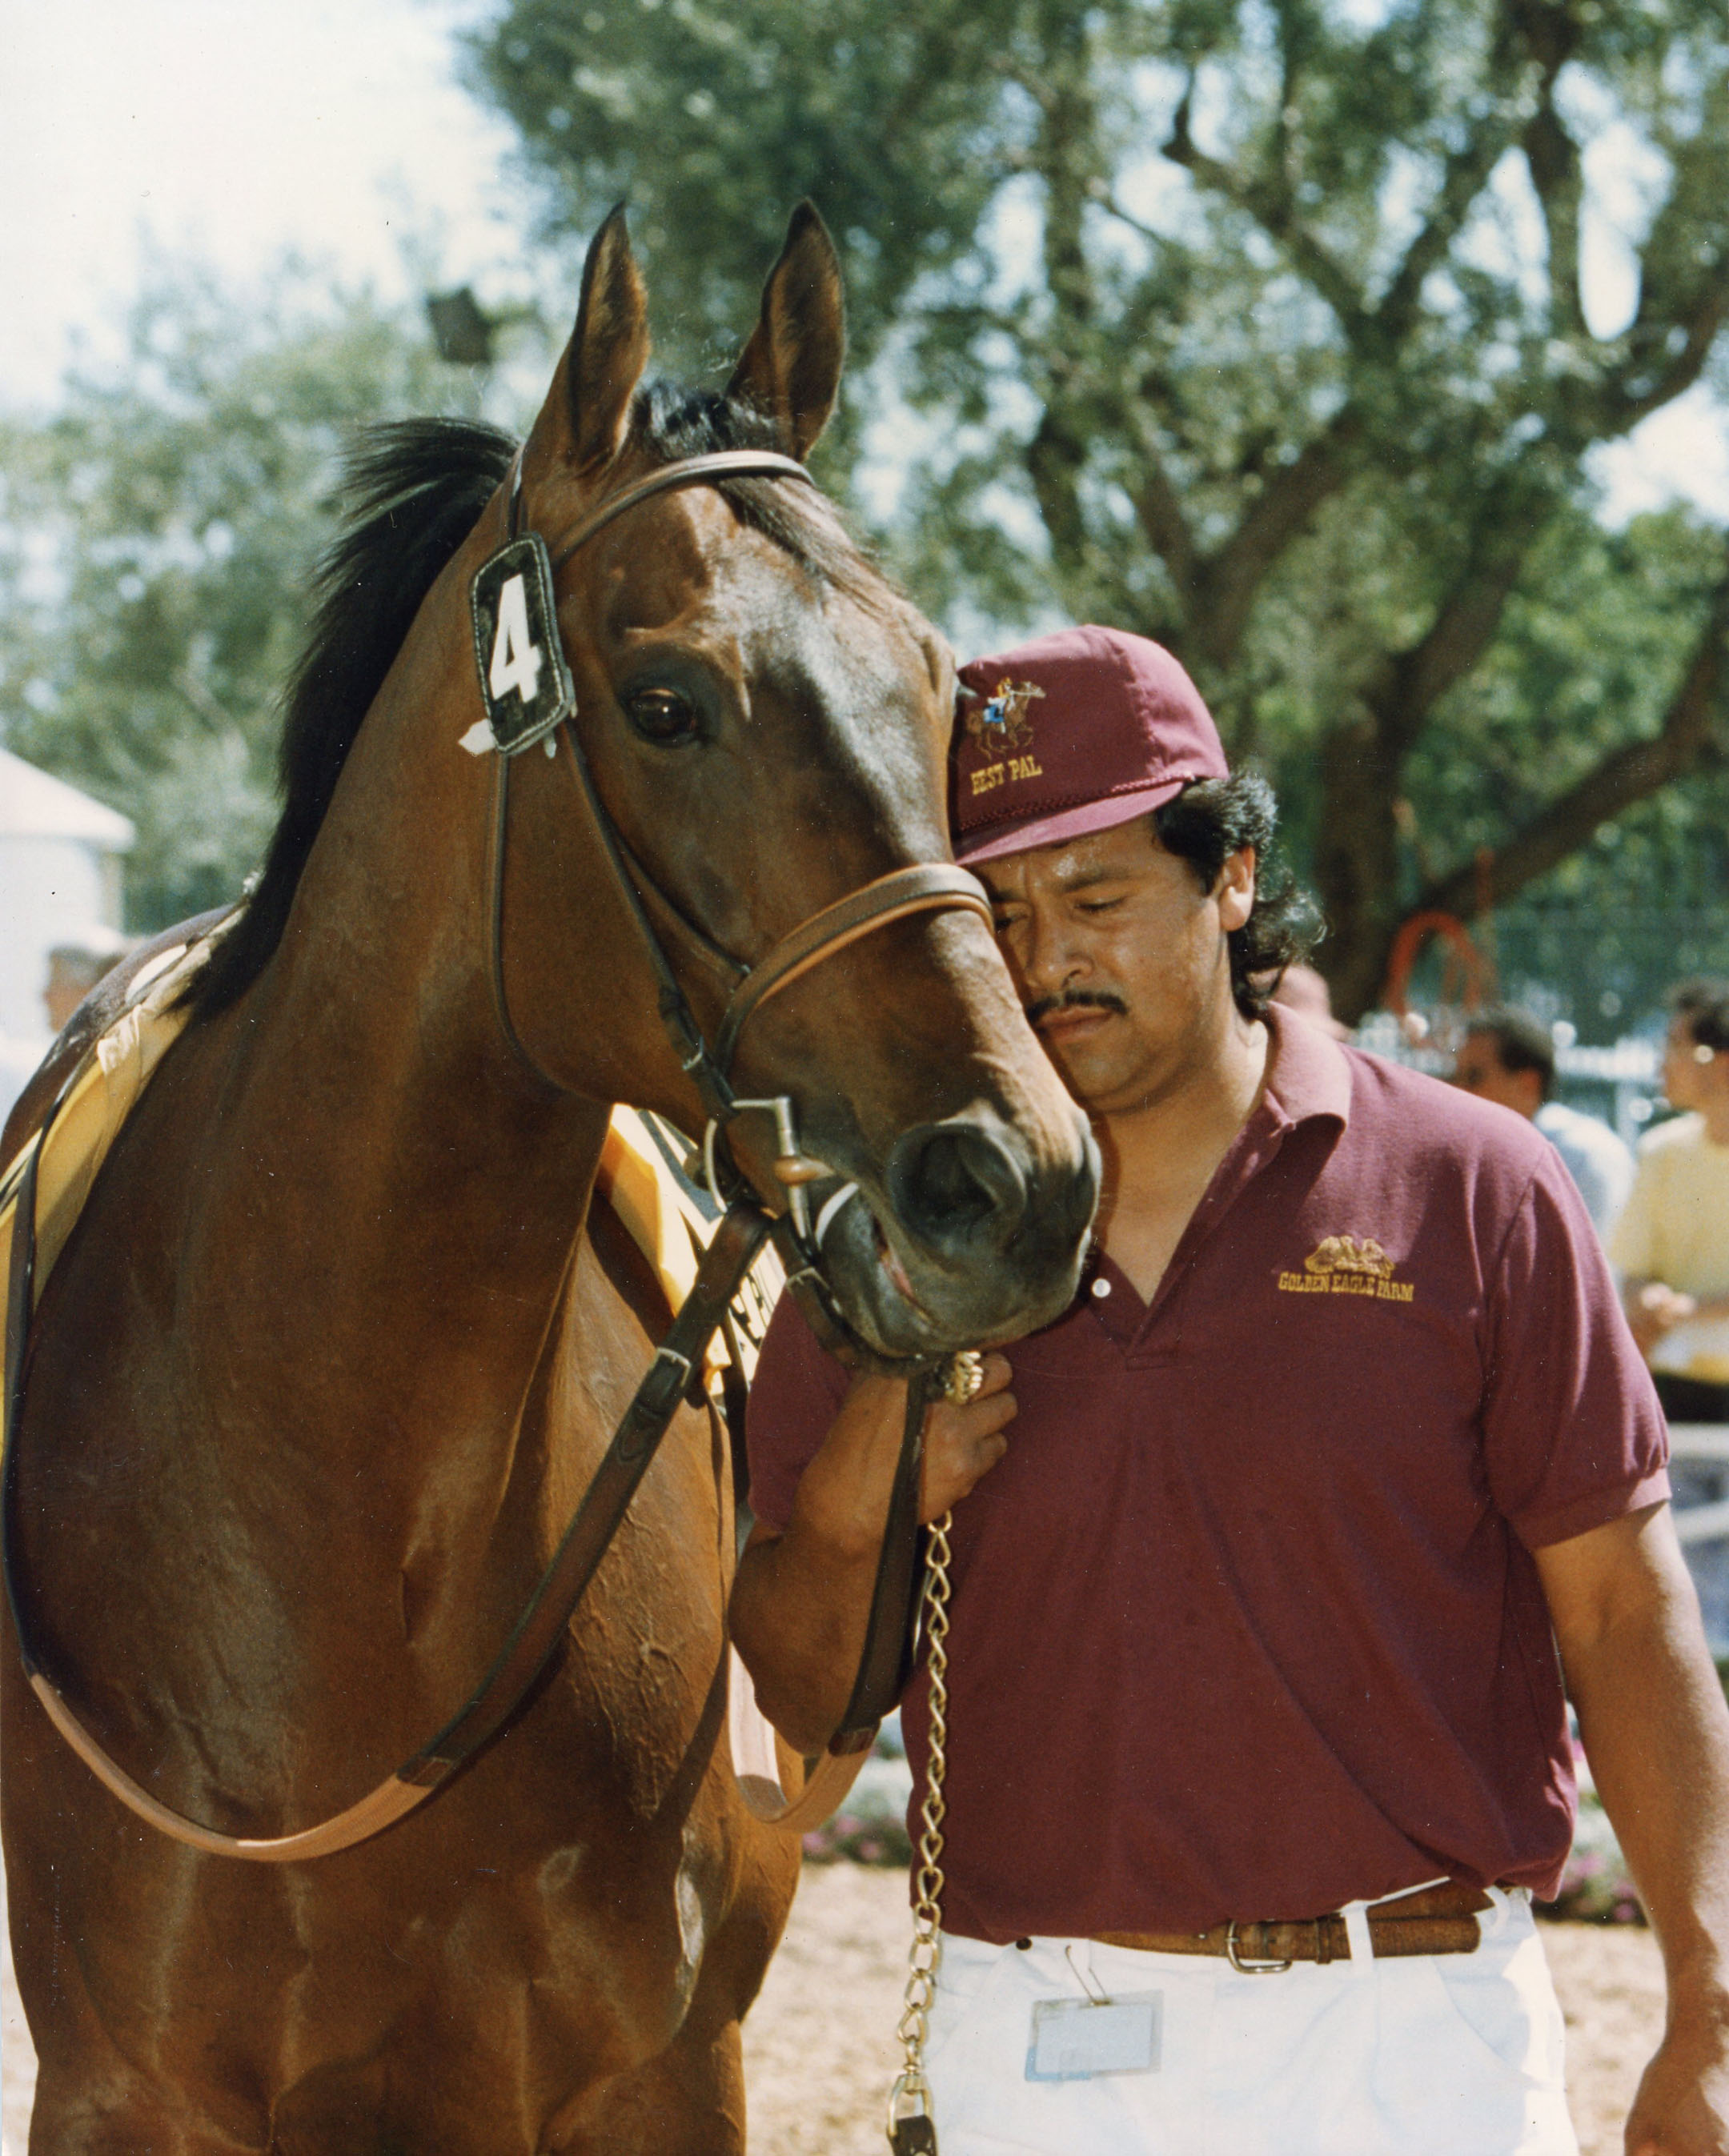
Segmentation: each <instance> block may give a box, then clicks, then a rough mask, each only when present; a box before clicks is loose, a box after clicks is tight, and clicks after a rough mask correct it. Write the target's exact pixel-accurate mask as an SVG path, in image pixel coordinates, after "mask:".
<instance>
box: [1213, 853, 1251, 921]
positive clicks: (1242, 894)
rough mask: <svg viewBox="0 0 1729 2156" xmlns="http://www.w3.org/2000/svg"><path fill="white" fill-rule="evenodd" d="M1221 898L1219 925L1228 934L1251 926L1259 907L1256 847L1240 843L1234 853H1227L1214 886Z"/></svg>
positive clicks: (1216, 894) (1215, 892) (1219, 901)
mask: <svg viewBox="0 0 1729 2156" xmlns="http://www.w3.org/2000/svg"><path fill="white" fill-rule="evenodd" d="M1212 891H1213V896H1214V897H1215V898H1216V899H1217V901H1218V907H1219V926H1220V927H1221V928H1222V929H1223V930H1224V932H1225V933H1226V935H1227V936H1230V935H1233V934H1234V933H1235V932H1236V931H1237V930H1238V929H1239V928H1242V927H1244V926H1246V925H1247V923H1248V916H1250V914H1252V913H1253V911H1254V910H1255V850H1254V848H1253V846H1239V847H1238V849H1237V850H1236V852H1235V853H1234V854H1227V855H1226V856H1225V858H1224V861H1223V863H1222V865H1221V867H1220V869H1219V872H1218V879H1217V881H1216V882H1215V884H1214V885H1213V887H1212Z"/></svg>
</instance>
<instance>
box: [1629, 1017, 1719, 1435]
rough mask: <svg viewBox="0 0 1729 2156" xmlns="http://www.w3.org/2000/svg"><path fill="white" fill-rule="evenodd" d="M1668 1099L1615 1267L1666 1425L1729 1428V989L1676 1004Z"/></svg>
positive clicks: (1668, 1048) (1646, 1144) (1643, 1144)
mask: <svg viewBox="0 0 1729 2156" xmlns="http://www.w3.org/2000/svg"><path fill="white" fill-rule="evenodd" d="M1669 1001H1670V1013H1671V1016H1670V1027H1669V1038H1668V1040H1667V1043H1666V1044H1665V1049H1664V1055H1663V1091H1664V1093H1665V1096H1666V1097H1667V1099H1668V1101H1669V1103H1670V1106H1671V1107H1674V1108H1679V1109H1680V1111H1681V1113H1680V1115H1678V1116H1675V1118H1674V1119H1673V1120H1672V1121H1671V1122H1665V1123H1660V1124H1659V1125H1658V1127H1657V1128H1656V1129H1655V1130H1654V1131H1649V1132H1647V1133H1646V1135H1645V1136H1644V1137H1643V1138H1642V1139H1641V1140H1640V1141H1639V1167H1638V1173H1637V1175H1636V1176H1635V1178H1634V1185H1633V1191H1632V1194H1631V1196H1630V1197H1629V1199H1628V1201H1627V1205H1626V1208H1625V1209H1624V1212H1623V1214H1622V1215H1621V1218H1620V1219H1619V1221H1618V1223H1617V1224H1616V1227H1615V1229H1614V1232H1613V1235H1611V1237H1610V1239H1609V1258H1610V1261H1611V1262H1612V1263H1613V1265H1614V1266H1615V1267H1616V1269H1617V1270H1618V1272H1619V1273H1620V1274H1621V1276H1622V1278H1623V1294H1624V1298H1625V1301H1626V1306H1627V1317H1628V1322H1629V1323H1630V1325H1631V1326H1632V1327H1633V1337H1634V1339H1635V1340H1636V1341H1637V1342H1639V1347H1640V1348H1641V1350H1642V1351H1643V1353H1644V1358H1645V1360H1646V1361H1647V1362H1648V1363H1649V1364H1650V1366H1651V1373H1652V1375H1653V1376H1654V1378H1655V1379H1656V1380H1657V1392H1658V1396H1659V1398H1660V1399H1661V1400H1662V1402H1663V1406H1664V1410H1665V1413H1666V1414H1668V1416H1669V1418H1670V1421H1671V1422H1729V981H1690V982H1686V983H1683V985H1682V986H1681V987H1680V988H1676V989H1675V991H1674V992H1673V993H1671V995H1670V999H1669Z"/></svg>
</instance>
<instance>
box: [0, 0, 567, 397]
mask: <svg viewBox="0 0 1729 2156" xmlns="http://www.w3.org/2000/svg"><path fill="white" fill-rule="evenodd" d="M486 12H488V8H487V0H49V4H44V0H0V204H3V205H4V210H3V213H0V293H3V295H4V302H3V305H4V316H3V320H4V323H5V328H4V332H3V336H0V405H5V406H11V407H13V408H16V407H17V406H18V405H20V404H24V405H31V406H39V405H41V404H44V403H46V402H47V401H48V400H49V398H51V397H52V396H53V394H54V388H55V384H56V382H57V381H58V379H59V373H60V371H61V367H62V366H63V365H64V361H65V359H66V357H67V355H68V352H69V337H70V336H71V335H72V334H73V333H74V332H75V331H82V332H83V333H84V335H85V337H86V338H87V339H88V340H89V341H90V350H91V352H92V355H93V357H97V358H98V359H100V357H102V356H103V355H104V354H105V353H107V352H113V351H115V350H116V349H117V347H118V342H119V339H118V332H117V329H116V324H117V322H118V321H119V319H120V316H121V313H122V311H123V310H124V307H125V305H126V300H128V298H129V297H130V296H131V295H132V294H133V293H134V292H135V291H136V288H137V284H138V278H139V270H140V266H141V261H142V249H143V241H144V236H145V235H146V234H148V235H149V236H150V238H151V239H153V240H154V242H155V243H156V244H157V246H158V247H159V248H161V249H164V250H166V251H167V252H169V253H171V254H196V255H197V256H198V257H200V258H202V259H205V260H208V261H209V262H212V263H214V264H216V265H217V267H218V268H219V269H221V270H222V271H224V273H225V274H226V275H228V276H229V277H230V278H232V279H233V280H235V281H236V282H238V283H240V284H242V285H244V283H245V282H246V281H247V280H250V279H254V278H256V277H258V276H259V275H260V274H261V273H263V272H264V271H265V269H267V268H268V267H269V266H270V263H271V261H272V260H273V259H275V257H276V256H277V255H279V254H280V253H281V251H282V250H283V249H285V248H288V247H296V248H299V249H301V250H302V251H304V252H306V254H310V255H312V256H314V257H317V258H327V259H330V260H331V261H332V263H333V264H335V266H336V267H337V269H338V270H339V271H341V272H342V273H343V274H344V275H346V276H347V277H348V278H349V279H350V280H359V279H360V278H363V277H370V278H371V279H372V280H373V281H374V282H375V283H376V285H378V288H379V289H380V290H381V291H383V293H385V294H386V295H388V296H391V297H400V296H402V295H405V294H406V293H407V292H408V291H409V277H408V275H407V272H406V270H405V269H404V262H403V258H402V252H401V249H402V243H403V240H404V238H405V237H407V236H409V231H411V232H412V233H413V234H415V235H418V236H421V237H425V236H428V235H435V237H436V240H437V244H438V246H439V251H440V268H441V269H443V270H444V271H445V274H446V275H448V276H449V277H450V281H452V282H458V283H460V282H461V281H463V280H466V279H467V278H469V277H470V276H471V275H479V276H480V277H481V278H483V279H484V278H485V275H486V272H487V271H488V270H491V271H492V272H493V273H494V275H493V277H492V279H491V280H490V281H491V282H493V283H496V282H497V278H498V276H499V275H501V274H508V273H509V270H510V269H511V268H512V267H514V266H516V265H519V264H521V262H522V255H523V239H522V234H523V230H524V228H525V225H526V222H527V220H526V218H525V217H524V216H523V215H522V213H521V204H520V201H518V202H517V203H513V202H512V197H511V195H510V194H509V193H507V187H506V184H505V181H504V177H503V176H502V161H503V159H504V157H505V155H506V153H507V151H508V150H509V149H510V147H511V145H512V135H511V132H510V131H509V130H508V129H507V127H506V126H504V125H503V123H502V121H497V120H495V119H494V118H492V117H491V115H489V114H487V113H486V112H485V111H483V110H482V109H481V106H480V105H478V104H477V103H476V101H475V100H472V99H471V98H470V97H469V96H468V95H466V93H465V92H463V91H462V90H460V89H459V88H458V87H457V85H456V82H455V51H454V46H453V41H452V34H451V33H452V31H453V29H454V28H455V27H456V26H458V25H460V24H461V23H465V22H470V21H473V20H476V19H477V18H482V17H483V16H484V15H485V14H486ZM405 228H408V229H407V230H405ZM501 265H504V266H503V268H502V269H501ZM481 290H482V292H483V296H484V295H486V285H485V284H484V283H483V284H482V285H481Z"/></svg>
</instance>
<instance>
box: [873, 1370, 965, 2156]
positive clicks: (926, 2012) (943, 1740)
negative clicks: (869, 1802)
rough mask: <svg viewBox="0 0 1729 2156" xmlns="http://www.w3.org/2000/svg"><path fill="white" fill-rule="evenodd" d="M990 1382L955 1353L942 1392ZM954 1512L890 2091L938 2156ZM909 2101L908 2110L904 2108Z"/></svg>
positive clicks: (931, 1665)
mask: <svg viewBox="0 0 1729 2156" xmlns="http://www.w3.org/2000/svg"><path fill="white" fill-rule="evenodd" d="M984 1381H985V1373H984V1366H983V1363H982V1360H981V1358H980V1357H979V1356H978V1355H975V1354H972V1353H965V1354H960V1355H956V1356H955V1357H953V1358H951V1360H950V1362H949V1368H948V1370H947V1372H946V1373H944V1378H943V1382H942V1384H941V1386H940V1387H939V1393H940V1396H941V1398H943V1399H945V1400H948V1401H949V1402H951V1403H952V1404H954V1405H955V1406H957V1407H960V1406H964V1405H965V1403H966V1402H967V1401H968V1400H970V1399H972V1398H973V1396H974V1394H975V1393H976V1392H977V1391H978V1389H979V1388H980V1385H981V1384H982V1383H984ZM954 1521H955V1515H954V1514H953V1513H952V1512H944V1515H943V1517H941V1518H940V1519H939V1520H934V1521H933V1522H932V1523H931V1526H930V1528H929V1543H927V1545H926V1549H925V1571H924V1599H923V1603H922V1606H921V1610H920V1622H921V1625H922V1628H923V1631H924V1652H925V1666H926V1668H927V1669H928V1670H929V1674H930V1743H929V1758H928V1760H927V1762H926V1764H925V1770H924V1802H923V1803H922V1804H921V1805H920V1806H919V1864H918V1869H917V1871H915V1872H914V1873H913V1945H912V1950H911V1952H910V1953H909V1954H908V1957H907V1964H908V1974H907V1992H906V2002H905V2004H904V2005H903V2007H902V2009H901V2018H900V2021H899V2023H898V2025H897V2027H896V2029H895V2032H894V2034H895V2040H896V2041H897V2042H898V2044H899V2046H900V2047H901V2052H902V2066H901V2071H900V2072H899V2073H898V2075H897V2076H895V2082H894V2086H893V2088H892V2089H890V2091H889V2092H888V2145H889V2147H890V2148H891V2149H893V2152H894V2156H936V2148H937V2137H936V2128H935V2125H934V2123H933V2121H932V2119H931V2116H930V2084H929V2082H927V2081H926V2080H925V2078H924V2046H925V2043H926V2040H927V2039H928V2038H929V2034H930V2003H931V2000H932V1999H933V1998H934V1996H935V1995H936V1988H937V1972H938V1970H939V1969H940V1967H941V1965H942V1959H943V1940H942V1921H943V1819H944V1814H945V1812H946V1811H947V1809H948V1807H947V1804H946V1803H945V1801H944V1796H943V1780H944V1776H945V1775H946V1774H947V1773H948V1768H949V1754H948V1744H949V1645H948V1642H949V1562H950V1558H951V1555H952V1553H951V1552H950V1549H949V1529H950V1528H951V1527H952V1526H953V1525H954ZM903 2105H904V2106H905V2107H906V2108H905V2109H904V2110H903V2108H902V2107H903Z"/></svg>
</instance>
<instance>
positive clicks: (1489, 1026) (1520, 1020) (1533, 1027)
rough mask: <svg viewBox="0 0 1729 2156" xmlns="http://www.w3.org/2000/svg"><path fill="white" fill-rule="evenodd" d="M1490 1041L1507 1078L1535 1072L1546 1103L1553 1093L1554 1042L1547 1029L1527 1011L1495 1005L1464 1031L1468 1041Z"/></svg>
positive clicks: (1482, 1013)
mask: <svg viewBox="0 0 1729 2156" xmlns="http://www.w3.org/2000/svg"><path fill="white" fill-rule="evenodd" d="M1479 1037H1480V1038H1482V1039H1485V1040H1492V1041H1493V1042H1494V1043H1495V1054H1496V1055H1498V1056H1499V1057H1500V1066H1501V1068H1502V1070H1505V1072H1506V1073H1507V1075H1509V1077H1512V1076H1514V1075H1516V1074H1517V1073H1518V1072H1519V1071H1521V1070H1535V1071H1536V1074H1537V1075H1538V1077H1539V1078H1541V1080H1542V1081H1543V1098H1544V1099H1545V1100H1547V1099H1548V1097H1549V1096H1550V1094H1551V1092H1553V1091H1554V1090H1555V1041H1554V1037H1553V1035H1552V1034H1551V1033H1550V1031H1549V1029H1548V1027H1547V1026H1546V1025H1545V1024H1542V1022H1541V1019H1534V1018H1533V1017H1532V1016H1531V1013H1530V1012H1529V1011H1522V1010H1513V1009H1510V1008H1509V1007H1508V1006H1507V1005H1506V1004H1497V1005H1496V1006H1495V1009H1492V1010H1483V1011H1479V1012H1478V1013H1477V1014H1476V1015H1475V1016H1474V1018H1473V1019H1472V1020H1471V1022H1470V1023H1469V1025H1467V1026H1466V1028H1465V1038H1466V1039H1467V1040H1475V1039H1478V1038H1479Z"/></svg>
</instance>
